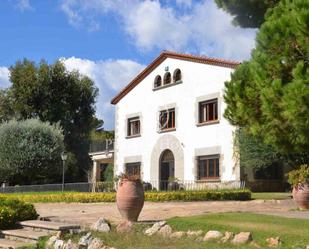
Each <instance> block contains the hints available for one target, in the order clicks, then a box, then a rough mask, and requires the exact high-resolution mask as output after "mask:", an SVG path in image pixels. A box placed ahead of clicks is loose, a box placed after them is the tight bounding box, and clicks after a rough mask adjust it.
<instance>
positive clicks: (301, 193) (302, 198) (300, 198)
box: [293, 184, 309, 209]
mask: <svg viewBox="0 0 309 249" xmlns="http://www.w3.org/2000/svg"><path fill="white" fill-rule="evenodd" d="M293 199H294V201H295V202H296V204H297V206H298V207H299V208H300V209H309V185H308V184H298V185H297V186H295V187H294V188H293Z"/></svg>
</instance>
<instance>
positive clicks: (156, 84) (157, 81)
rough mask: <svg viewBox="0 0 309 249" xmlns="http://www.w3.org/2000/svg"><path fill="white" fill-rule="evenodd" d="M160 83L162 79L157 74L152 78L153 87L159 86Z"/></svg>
mask: <svg viewBox="0 0 309 249" xmlns="http://www.w3.org/2000/svg"><path fill="white" fill-rule="evenodd" d="M161 85H162V79H161V76H160V75H157V76H156V78H155V80H154V87H155V88H156V87H160V86H161Z"/></svg>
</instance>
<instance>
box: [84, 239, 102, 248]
mask: <svg viewBox="0 0 309 249" xmlns="http://www.w3.org/2000/svg"><path fill="white" fill-rule="evenodd" d="M103 246H104V243H103V241H102V240H100V239H98V238H94V239H92V240H91V241H90V243H89V245H88V247H87V249H101V248H102V247H103Z"/></svg>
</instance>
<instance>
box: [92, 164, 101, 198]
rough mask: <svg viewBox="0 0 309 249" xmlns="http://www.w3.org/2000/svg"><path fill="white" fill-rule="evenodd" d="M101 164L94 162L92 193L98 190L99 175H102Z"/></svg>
mask: <svg viewBox="0 0 309 249" xmlns="http://www.w3.org/2000/svg"><path fill="white" fill-rule="evenodd" d="M99 166H100V164H99V163H98V162H97V161H93V166H92V181H91V183H92V192H95V189H96V183H97V180H98V174H99V173H100V172H99V171H100V169H99Z"/></svg>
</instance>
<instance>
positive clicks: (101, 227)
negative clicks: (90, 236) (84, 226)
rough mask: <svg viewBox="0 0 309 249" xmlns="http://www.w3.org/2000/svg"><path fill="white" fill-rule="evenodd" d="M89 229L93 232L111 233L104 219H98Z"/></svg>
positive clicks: (108, 224) (109, 226)
mask: <svg viewBox="0 0 309 249" xmlns="http://www.w3.org/2000/svg"><path fill="white" fill-rule="evenodd" d="M90 229H91V230H93V231H98V232H103V233H109V232H110V231H111V225H110V223H109V222H108V221H107V220H105V219H104V218H100V219H98V220H97V221H96V222H95V223H93V224H92V226H91V227H90Z"/></svg>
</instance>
